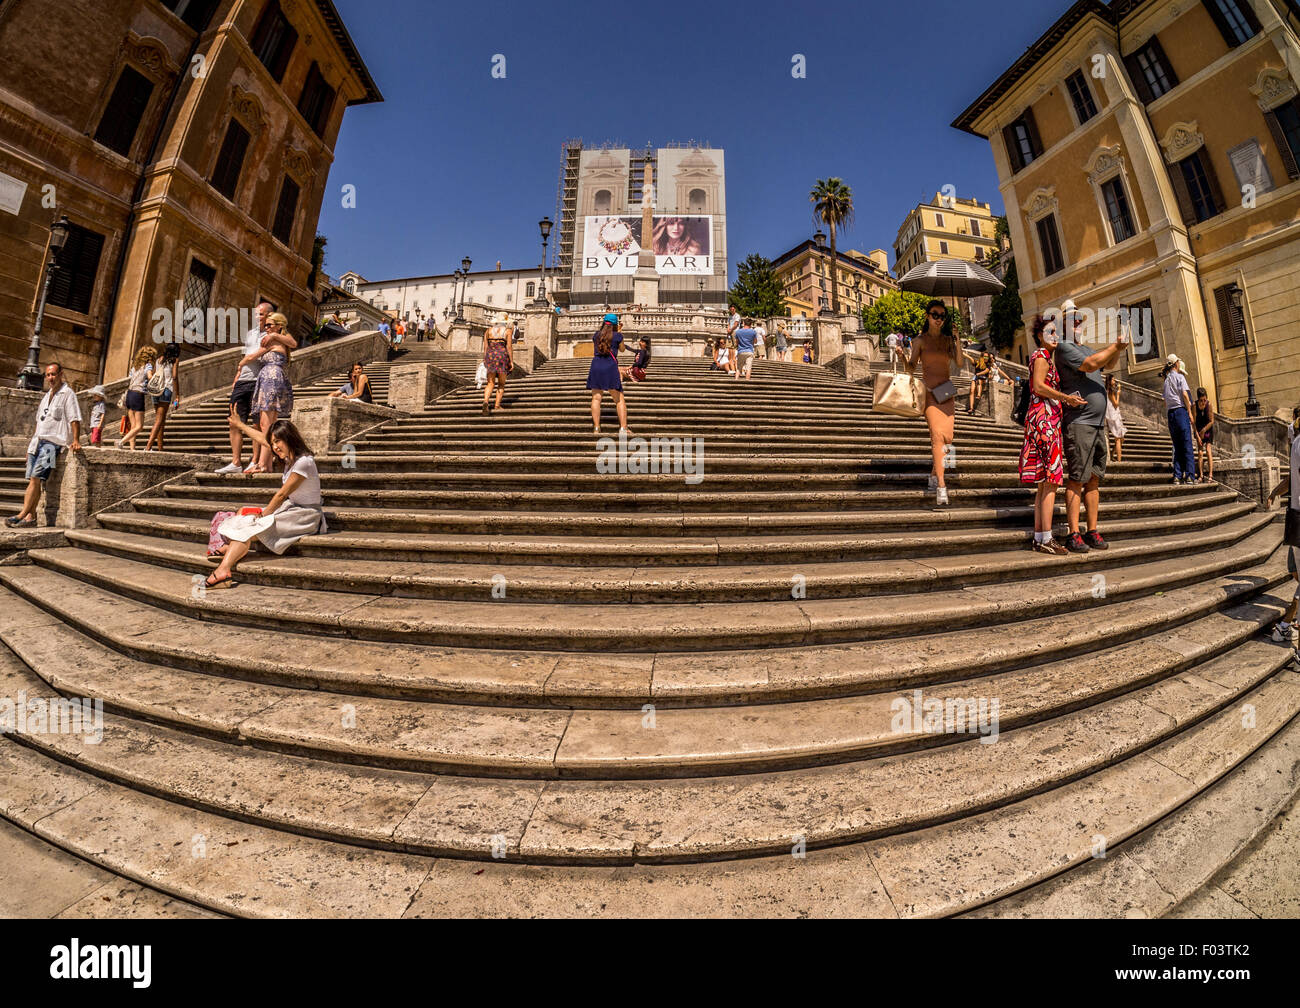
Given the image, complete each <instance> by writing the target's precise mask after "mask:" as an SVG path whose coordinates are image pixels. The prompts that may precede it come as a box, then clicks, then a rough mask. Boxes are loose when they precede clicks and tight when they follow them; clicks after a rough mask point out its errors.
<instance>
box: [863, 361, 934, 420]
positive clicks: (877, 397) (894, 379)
mask: <svg viewBox="0 0 1300 1008" xmlns="http://www.w3.org/2000/svg"><path fill="white" fill-rule="evenodd" d="M924 408H925V385H924V384H923V383H922V381H921V379H920V378H914V377H913V376H912V375H908V374H903V373H902V372H898V371H882V372H880V373H879V374H878V375H876V376H875V388H874V395H873V396H872V401H871V411H872V412H873V413H886V414H888V415H890V416H901V417H919V416H922V415H923V414H924Z"/></svg>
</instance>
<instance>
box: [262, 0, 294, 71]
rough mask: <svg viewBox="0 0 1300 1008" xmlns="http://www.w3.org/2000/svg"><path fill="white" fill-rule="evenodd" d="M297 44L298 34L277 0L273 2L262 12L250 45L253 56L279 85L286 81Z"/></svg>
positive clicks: (272, 0)
mask: <svg viewBox="0 0 1300 1008" xmlns="http://www.w3.org/2000/svg"><path fill="white" fill-rule="evenodd" d="M297 43H298V33H297V32H296V31H295V30H294V27H293V25H291V24H290V23H289V19H288V18H287V17H285V16H284V11H282V10H281V9H280V4H279V3H278V2H277V0H271V3H269V4H267V7H266V10H264V11H263V12H262V17H261V20H259V21H258V23H257V28H256V29H255V30H254V32H253V39H252V42H251V43H250V45H251V46H252V49H253V54H254V55H255V56H256V57H257V58H258V60H259V61H260V62H261V64H262V66H264V67H266V69H267V70H268V71H270V74H271V76H272V77H274V78H275V81H276V83H277V84H278V83H280V81H282V80H283V79H284V72H285V70H286V69H287V68H288V66H289V57H290V56H292V55H293V47H294V46H295V45H297Z"/></svg>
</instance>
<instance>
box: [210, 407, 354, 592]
mask: <svg viewBox="0 0 1300 1008" xmlns="http://www.w3.org/2000/svg"><path fill="white" fill-rule="evenodd" d="M230 426H231V427H238V428H239V429H240V430H242V431H243V432H244V434H245V435H247V436H248V437H250V438H252V439H253V441H254V442H255V443H259V444H261V445H263V446H267V447H269V448H270V450H271V451H273V452H275V454H276V455H277V456H278V457H279V458H280V460H281V461H282V462H284V475H283V477H282V478H281V483H280V489H279V490H278V491H276V494H275V496H274V497H272V498H271V502H270V503H269V504H267V505H266V507H264V508H263V509H262V517H261V518H259V519H257V520H256V521H254V522H249V523H247V528H244V529H239V530H230V531H226V526H225V525H223V526H222V533H221V534H222V537H223V538H226V539H229V540H230V541H229V542H228V543H227V544H226V545H225V546H224V547H223V548H222V549H221V550H219V551H218V552H217V554H216V555H211V554H210V555H209V559H211V560H218V561H219V563H218V566H217V569H216V570H215V571H213V572H212V573H211V574H210V575H209V576H208V579H207V581H206V586H207V587H208V588H213V589H216V588H233V587H234V586H235V580H234V574H235V565H236V564H238V563H239V561H240V560H242V559H244V557H245V556H247V555H248V551H249V550H250V549H252V543H253V540H254V539H256V540H257V541H258V542H260V543H261V544H262V545H263V546H264V547H266V548H267V549H268V550H270V551H271V552H272V553H275V554H277V555H279V554H281V553H283V552H284V551H285V550H287V549H288V548H289V547H290V546H292V545H293V544H294V543H296V542H297V541H298V540H299V539H302V538H303V537H304V536H309V535H316V534H318V533H325V532H328V531H329V528H328V526H327V525H326V523H325V512H324V511H323V510H322V502H321V489H320V473H319V472H318V471H317V469H316V459H315V458H314V457H313V456H312V453H311V449H310V448H308V447H307V445H306V443H305V442H304V441H303V439H302V435H301V434H300V433H298V428H297V427H295V426H294V425H293V424H292V423H290V422H289V421H288V420H277V421H276V422H275V423H274V424H273V425H272V427H271V429H270V430H269V431H268V432H267V433H266V434H265V435H264V434H263V433H262V432H261V431H260V430H257V429H255V428H253V427H250V426H249V425H248V424H246V423H244V422H243V421H242V420H240V419H239V415H238V414H237V413H236V412H235V409H234V407H233V406H232V407H231V409H230Z"/></svg>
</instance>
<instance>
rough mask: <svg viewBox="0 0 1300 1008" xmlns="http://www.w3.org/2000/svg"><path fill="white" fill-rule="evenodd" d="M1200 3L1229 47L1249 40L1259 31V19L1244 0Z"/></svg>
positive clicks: (1213, 0) (1215, 0)
mask: <svg viewBox="0 0 1300 1008" xmlns="http://www.w3.org/2000/svg"><path fill="white" fill-rule="evenodd" d="M1201 3H1202V4H1203V5H1204V6H1205V9H1206V10H1207V11H1209V12H1210V17H1211V18H1212V19H1213V20H1214V25H1215V27H1216V28H1218V29H1219V34H1220V35H1222V36H1223V41H1225V42H1227V43H1228V48H1229V49H1235V48H1237V46H1239V45H1241V44H1242V43H1243V42H1249V41H1250V40H1251V39H1253V38H1254V37H1255V36H1256V35H1257V34H1258V33H1259V21H1258V20H1256V18H1255V12H1254V10H1252V9H1251V6H1250V4H1249V3H1247V2H1245V0H1201Z"/></svg>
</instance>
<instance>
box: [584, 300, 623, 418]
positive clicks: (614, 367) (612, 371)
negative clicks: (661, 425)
mask: <svg viewBox="0 0 1300 1008" xmlns="http://www.w3.org/2000/svg"><path fill="white" fill-rule="evenodd" d="M621 330H622V324H621V323H620V322H619V320H618V315H617V314H616V313H615V312H608V313H607V314H606V315H605V317H604V318H603V319H601V322H600V328H599V329H598V330H597V331H596V335H595V336H593V337H592V355H591V368H590V370H588V372H587V389H588V390H589V391H590V392H591V426H592V433H593V434H599V433H600V406H601V398H602V395H603V394H604V393H605V392H608V393H609V394H610V397H611V398H612V399H613V400H614V408H615V409H617V410H618V426H619V429H620V430H621V431H625V432H627V433H628V434H631V433H632V432H631V431H630V430H628V429H627V400H626V399H624V398H623V378H622V376H621V375H620V374H619V370H618V351H619V347H621V346H622V345H623V333H622V332H621Z"/></svg>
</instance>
